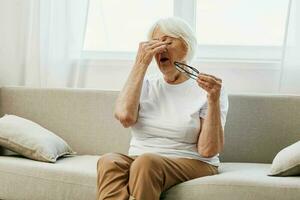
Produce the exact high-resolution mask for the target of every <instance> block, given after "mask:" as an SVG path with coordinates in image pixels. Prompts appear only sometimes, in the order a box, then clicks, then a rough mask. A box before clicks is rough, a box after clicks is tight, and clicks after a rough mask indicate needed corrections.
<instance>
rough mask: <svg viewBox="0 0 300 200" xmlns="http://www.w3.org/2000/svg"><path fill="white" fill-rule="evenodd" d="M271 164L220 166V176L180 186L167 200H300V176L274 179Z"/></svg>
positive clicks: (166, 195) (164, 195)
mask: <svg viewBox="0 0 300 200" xmlns="http://www.w3.org/2000/svg"><path fill="white" fill-rule="evenodd" d="M270 167H271V164H255V163H221V166H220V167H219V172H220V173H219V174H217V175H214V176H208V177H202V178H198V179H194V180H190V181H187V182H185V183H181V184H178V185H177V186H174V187H172V188H170V189H169V190H168V191H166V192H165V193H163V195H162V196H163V198H162V199H164V200H174V199H176V200H183V199H184V200H194V199H205V200H216V199H222V200H241V199H243V200H254V199H255V200H256V199H264V200H282V199H289V200H299V199H300V177H299V176H298V177H296V176H295V177H271V176H268V175H267V174H268V173H269V171H270Z"/></svg>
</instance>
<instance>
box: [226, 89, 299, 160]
mask: <svg viewBox="0 0 300 200" xmlns="http://www.w3.org/2000/svg"><path fill="white" fill-rule="evenodd" d="M299 140H300V96H294V95H270V94H259V95H258V94H257V95H254V94H252V95H230V96H229V110H228V114H227V122H226V125H225V147H224V151H223V153H222V154H221V161H227V162H258V163H271V162H272V160H273V159H274V157H275V155H276V154H277V153H278V152H279V151H280V150H281V149H283V148H284V147H286V146H288V145H290V144H292V143H295V142H297V141H299Z"/></svg>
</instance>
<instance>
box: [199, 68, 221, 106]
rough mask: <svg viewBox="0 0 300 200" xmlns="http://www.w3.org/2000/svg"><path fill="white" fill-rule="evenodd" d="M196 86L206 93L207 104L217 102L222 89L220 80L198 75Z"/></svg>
mask: <svg viewBox="0 0 300 200" xmlns="http://www.w3.org/2000/svg"><path fill="white" fill-rule="evenodd" d="M197 82H198V85H199V86H200V87H201V88H203V89H204V90H205V91H206V92H207V100H208V102H209V103H216V102H218V101H219V98H220V92H221V87H222V80H221V79H220V78H217V77H215V76H213V75H209V74H204V73H200V74H199V75H198V78H197Z"/></svg>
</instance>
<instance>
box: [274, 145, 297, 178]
mask: <svg viewBox="0 0 300 200" xmlns="http://www.w3.org/2000/svg"><path fill="white" fill-rule="evenodd" d="M269 175H271V176H294V175H300V141H298V142H296V143H294V144H292V145H290V146H288V147H286V148H284V149H282V150H281V151H280V152H279V153H278V154H277V155H276V156H275V158H274V160H273V162H272V166H271V171H270V173H269Z"/></svg>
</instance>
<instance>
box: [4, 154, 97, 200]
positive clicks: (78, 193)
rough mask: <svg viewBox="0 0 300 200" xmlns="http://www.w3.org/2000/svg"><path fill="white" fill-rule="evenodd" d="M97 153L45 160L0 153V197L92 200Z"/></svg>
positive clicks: (94, 196) (34, 199)
mask: <svg viewBox="0 0 300 200" xmlns="http://www.w3.org/2000/svg"><path fill="white" fill-rule="evenodd" d="M98 159H99V156H90V155H84V156H74V157H67V158H64V159H59V160H57V162H56V163H45V162H38V161H33V160H29V159H26V158H22V157H16V156H14V157H10V156H0V177H1V180H0V188H1V189H0V199H18V200H25V199H26V200H28V199H30V200H41V199H47V200H52V199H53V200H71V199H72V200H77V199H78V200H79V199H80V200H82V199H85V200H95V198H96V174H97V169H96V168H97V167H96V165H97V161H98Z"/></svg>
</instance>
